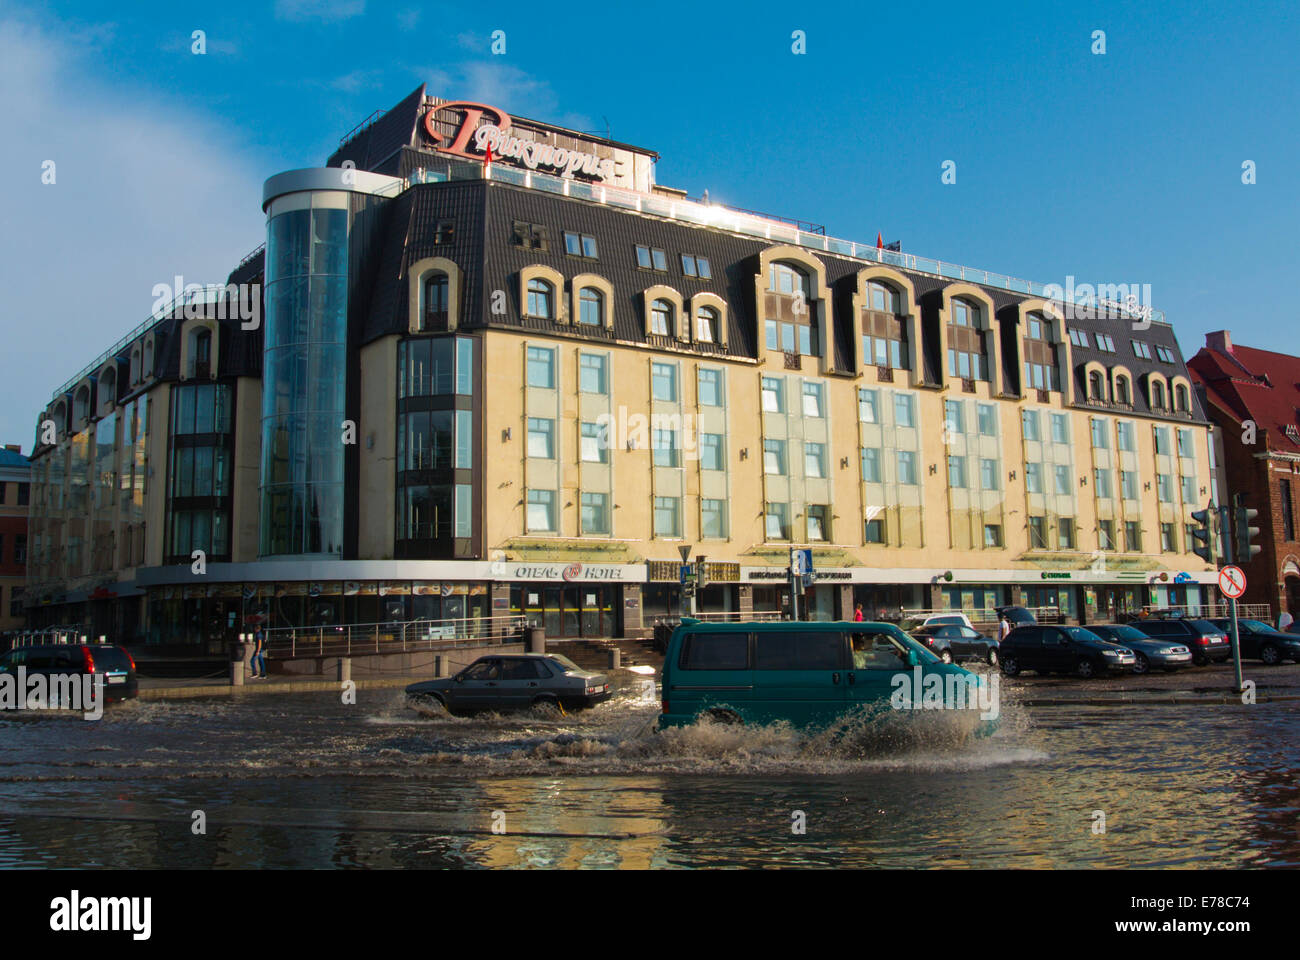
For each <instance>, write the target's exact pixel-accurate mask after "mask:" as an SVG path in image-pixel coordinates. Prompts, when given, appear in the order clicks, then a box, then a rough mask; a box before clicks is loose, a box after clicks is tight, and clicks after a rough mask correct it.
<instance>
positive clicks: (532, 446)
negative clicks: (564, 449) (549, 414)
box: [528, 417, 555, 460]
mask: <svg viewBox="0 0 1300 960" xmlns="http://www.w3.org/2000/svg"><path fill="white" fill-rule="evenodd" d="M528 455H529V456H530V457H535V458H537V459H538V460H554V459H555V421H554V420H546V419H542V418H540V417H529V418H528Z"/></svg>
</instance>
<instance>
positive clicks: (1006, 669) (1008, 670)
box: [1002, 657, 1020, 677]
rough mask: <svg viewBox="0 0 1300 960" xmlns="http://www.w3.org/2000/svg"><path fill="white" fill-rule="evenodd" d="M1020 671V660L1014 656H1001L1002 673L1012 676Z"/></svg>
mask: <svg viewBox="0 0 1300 960" xmlns="http://www.w3.org/2000/svg"><path fill="white" fill-rule="evenodd" d="M1019 672H1020V661H1019V660H1017V659H1016V658H1015V657H1003V658H1002V673H1003V674H1004V675H1006V676H1008V677H1014V676H1015V675H1016V674H1017V673H1019Z"/></svg>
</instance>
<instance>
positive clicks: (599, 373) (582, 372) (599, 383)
mask: <svg viewBox="0 0 1300 960" xmlns="http://www.w3.org/2000/svg"><path fill="white" fill-rule="evenodd" d="M608 365H609V358H608V357H606V356H603V355H602V354H599V353H584V354H582V355H580V356H579V357H578V389H579V390H581V391H582V392H583V393H598V394H601V395H604V394H605V393H608V392H609V390H608V388H609V377H608Z"/></svg>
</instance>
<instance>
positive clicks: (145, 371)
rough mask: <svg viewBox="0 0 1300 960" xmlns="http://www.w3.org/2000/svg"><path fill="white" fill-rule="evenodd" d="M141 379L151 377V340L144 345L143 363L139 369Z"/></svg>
mask: <svg viewBox="0 0 1300 960" xmlns="http://www.w3.org/2000/svg"><path fill="white" fill-rule="evenodd" d="M140 376H141V377H152V376H153V340H146V341H145V345H144V362H143V365H142V366H141V368H140Z"/></svg>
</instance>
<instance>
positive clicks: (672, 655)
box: [659, 618, 997, 735]
mask: <svg viewBox="0 0 1300 960" xmlns="http://www.w3.org/2000/svg"><path fill="white" fill-rule="evenodd" d="M936 677H937V679H938V680H939V683H938V684H933V683H931V682H930V681H932V680H933V679H935V678H936ZM958 679H960V681H961V683H960V687H961V689H962V691H963V692H962V693H961V694H958V693H957V690H958V688H959V683H958V682H957V681H958ZM917 681H919V682H920V685H921V687H922V688H923V689H922V690H913V684H914V683H916V682H917ZM985 683H987V680H985V679H984V678H982V677H978V676H977V675H975V674H973V673H971V672H970V671H968V670H965V669H963V668H962V667H959V666H956V665H955V664H948V663H943V662H941V661H940V660H939V658H938V657H936V656H935V655H934V654H932V653H930V652H929V651H928V650H927V649H926V648H925V647H924V646H922V645H921V644H920V643H918V642H917V641H916V640H913V639H912V638H911V637H909V636H908V635H907V634H905V633H904V632H903V631H902V630H900V629H899V628H898V627H897V626H896V625H894V624H892V623H875V622H871V621H860V622H852V623H843V622H833V621H823V622H817V621H808V622H802V621H801V622H794V623H791V622H784V621H775V622H773V621H768V622H763V623H746V622H737V623H703V622H701V621H699V620H695V619H692V618H684V619H683V620H682V624H681V626H679V627H678V628H677V629H676V630H675V631H674V632H673V637H672V640H671V641H670V642H669V644H668V656H667V657H665V658H664V667H663V714H662V715H661V716H660V718H659V726H660V728H665V727H674V726H685V725H689V724H692V723H694V722H696V721H697V720H700V719H701V718H707V719H709V720H712V721H714V722H719V723H734V724H767V723H776V722H786V723H790V724H793V725H795V726H799V727H805V728H817V727H824V726H829V725H831V724H834V723H835V722H837V721H839V720H841V719H843V718H844V717H845V716H846V715H847V714H849V713H851V712H853V711H856V710H859V709H861V708H862V707H865V706H868V705H876V704H889V705H891V706H896V705H897V703H899V702H901V701H903V700H906V701H908V702H911V703H916V704H919V703H921V702H923V701H922V698H923V696H927V694H925V692H924V689H925V688H929V687H936V686H937V687H938V688H939V693H938V696H940V697H942V698H943V699H942V701H941V705H942V708H961V707H962V706H966V707H968V708H969V707H971V706H973V705H974V704H972V696H974V695H975V694H976V693H977V692H978V691H985V692H987V691H986V689H985V688H984V686H983V685H984V684H985ZM904 691H908V692H907V693H906V694H904ZM959 697H960V699H958V698H959ZM996 727H997V722H996V719H995V718H986V717H984V716H983V715H981V723H980V724H979V726H978V727H977V733H978V734H979V735H986V734H988V733H991V732H992V731H993V730H994V729H996Z"/></svg>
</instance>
